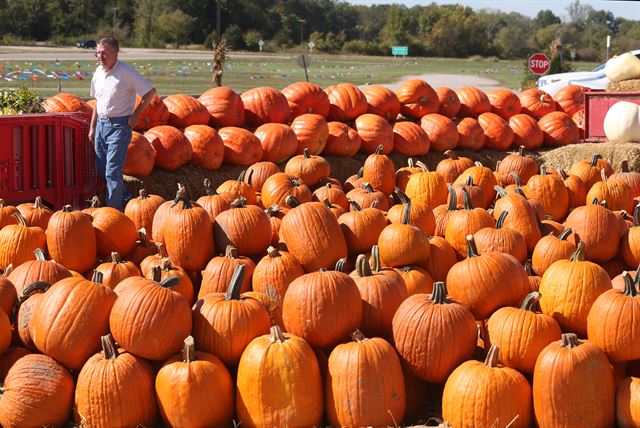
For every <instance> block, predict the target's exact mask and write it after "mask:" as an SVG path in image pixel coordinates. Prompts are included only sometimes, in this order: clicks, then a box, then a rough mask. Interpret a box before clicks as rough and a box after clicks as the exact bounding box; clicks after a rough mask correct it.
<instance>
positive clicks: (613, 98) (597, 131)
mask: <svg viewBox="0 0 640 428" xmlns="http://www.w3.org/2000/svg"><path fill="white" fill-rule="evenodd" d="M620 101H629V102H632V103H636V104H640V92H604V91H585V92H584V120H585V122H584V139H585V141H587V142H602V141H607V136H606V135H605V134H604V126H603V123H604V117H605V116H606V115H607V111H609V107H611V106H612V105H614V104H615V103H617V102H620Z"/></svg>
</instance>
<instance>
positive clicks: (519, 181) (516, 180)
mask: <svg viewBox="0 0 640 428" xmlns="http://www.w3.org/2000/svg"><path fill="white" fill-rule="evenodd" d="M509 177H511V178H513V182H514V183H516V186H517V187H522V178H520V176H519V175H518V174H516V173H515V172H510V173H509Z"/></svg>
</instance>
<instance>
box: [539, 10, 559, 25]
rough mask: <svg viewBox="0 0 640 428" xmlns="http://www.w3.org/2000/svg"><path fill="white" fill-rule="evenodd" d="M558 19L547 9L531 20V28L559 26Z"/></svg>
mask: <svg viewBox="0 0 640 428" xmlns="http://www.w3.org/2000/svg"><path fill="white" fill-rule="evenodd" d="M560 22H561V21H560V18H559V17H557V16H556V15H555V14H554V13H553V12H551V11H550V10H549V9H545V10H541V11H540V12H538V14H537V15H536V17H535V18H534V19H533V26H534V27H535V28H545V27H548V26H550V25H554V24H560Z"/></svg>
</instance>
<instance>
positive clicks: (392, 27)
mask: <svg viewBox="0 0 640 428" xmlns="http://www.w3.org/2000/svg"><path fill="white" fill-rule="evenodd" d="M406 14H407V9H406V8H405V7H402V6H396V5H394V6H391V8H390V9H389V12H388V13H387V20H386V22H385V24H384V26H383V27H382V30H381V32H380V41H381V42H382V43H383V44H385V45H387V46H392V45H406V44H408V43H409V19H408V17H407V16H406Z"/></svg>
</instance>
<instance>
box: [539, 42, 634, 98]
mask: <svg viewBox="0 0 640 428" xmlns="http://www.w3.org/2000/svg"><path fill="white" fill-rule="evenodd" d="M631 53H632V54H634V55H635V56H637V57H638V58H640V49H637V50H634V51H631ZM604 66H605V64H600V65H599V66H597V67H596V68H594V69H593V70H591V71H571V72H568V73H557V74H549V75H546V76H542V77H540V78H539V79H538V81H537V82H536V87H538V88H540V89H542V90H543V91H545V92H546V93H548V94H549V95H551V96H553V95H555V94H556V92H558V91H559V90H560V89H561V88H564V87H565V86H568V85H571V84H573V85H580V86H584V87H587V88H590V89H597V90H605V89H606V87H607V83H609V79H608V78H607V76H606V75H605V74H604Z"/></svg>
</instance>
